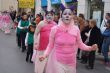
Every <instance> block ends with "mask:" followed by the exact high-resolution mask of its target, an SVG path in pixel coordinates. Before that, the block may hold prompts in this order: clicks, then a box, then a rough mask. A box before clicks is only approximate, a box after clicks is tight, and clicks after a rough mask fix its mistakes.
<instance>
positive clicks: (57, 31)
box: [0, 7, 110, 73]
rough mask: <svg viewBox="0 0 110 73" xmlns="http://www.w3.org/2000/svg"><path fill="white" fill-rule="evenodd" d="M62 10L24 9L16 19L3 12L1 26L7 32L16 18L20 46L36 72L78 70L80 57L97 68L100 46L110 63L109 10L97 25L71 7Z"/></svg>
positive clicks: (88, 66) (82, 60)
mask: <svg viewBox="0 0 110 73" xmlns="http://www.w3.org/2000/svg"><path fill="white" fill-rule="evenodd" d="M61 11H62V12H61V13H60V12H59V13H55V12H53V11H46V12H45V15H44V16H42V14H41V13H40V14H37V15H36V16H35V17H34V15H31V14H30V13H29V14H27V13H25V12H23V13H22V14H21V15H20V14H19V13H18V14H17V16H16V18H15V19H12V18H11V17H10V16H9V14H8V13H0V29H1V30H3V31H5V33H7V32H6V31H7V30H10V28H9V27H8V25H11V21H13V22H14V26H15V28H16V39H17V46H18V47H19V48H21V50H22V52H25V51H26V52H27V53H26V62H30V63H34V66H35V73H76V66H77V63H76V62H77V60H80V62H81V63H83V64H85V65H86V68H87V69H94V66H95V56H96V52H97V50H98V53H99V54H102V55H103V56H104V64H105V65H107V66H110V60H109V55H108V52H109V46H110V13H106V16H105V19H104V20H103V21H102V24H101V27H100V28H98V27H97V22H96V20H95V19H87V20H86V19H85V17H84V15H83V14H79V16H77V15H75V14H74V13H73V9H72V8H71V7H70V8H69V7H68V8H66V7H64V8H63V9H61ZM5 21H6V22H5ZM1 23H2V24H1ZM6 27H8V28H9V29H8V28H6ZM4 28H5V29H4Z"/></svg>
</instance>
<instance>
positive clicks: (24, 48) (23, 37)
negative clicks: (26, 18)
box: [21, 32, 26, 52]
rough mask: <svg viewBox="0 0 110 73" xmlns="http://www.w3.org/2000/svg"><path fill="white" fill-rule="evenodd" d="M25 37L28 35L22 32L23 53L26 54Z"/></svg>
mask: <svg viewBox="0 0 110 73" xmlns="http://www.w3.org/2000/svg"><path fill="white" fill-rule="evenodd" d="M25 37H26V33H23V32H21V40H22V52H24V51H25V50H26V46H25Z"/></svg>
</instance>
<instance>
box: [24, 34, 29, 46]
mask: <svg viewBox="0 0 110 73" xmlns="http://www.w3.org/2000/svg"><path fill="white" fill-rule="evenodd" d="M28 35H29V33H27V34H26V38H25V46H27V45H28Z"/></svg>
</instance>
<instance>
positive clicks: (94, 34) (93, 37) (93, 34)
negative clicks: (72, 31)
mask: <svg viewBox="0 0 110 73" xmlns="http://www.w3.org/2000/svg"><path fill="white" fill-rule="evenodd" d="M89 26H90V28H91V29H90V30H89V35H88V34H87V33H85V34H86V35H87V36H89V40H88V43H87V45H89V46H92V45H93V44H98V43H99V41H100V35H101V31H100V29H99V28H98V27H97V26H96V20H94V19H91V20H90V21H89ZM95 52H96V51H95V50H93V51H90V52H89V55H88V65H87V66H86V68H87V69H94V63H95Z"/></svg>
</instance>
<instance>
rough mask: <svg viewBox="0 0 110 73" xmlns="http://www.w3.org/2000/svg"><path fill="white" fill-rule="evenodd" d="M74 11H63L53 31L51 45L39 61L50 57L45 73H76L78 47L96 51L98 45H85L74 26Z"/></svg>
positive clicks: (50, 39) (66, 9) (50, 38)
mask: <svg viewBox="0 0 110 73" xmlns="http://www.w3.org/2000/svg"><path fill="white" fill-rule="evenodd" d="M72 11H73V10H72V9H70V8H64V9H63V10H62V14H61V19H60V20H59V24H58V25H57V26H55V27H53V28H52V29H51V32H50V37H49V44H48V46H47V48H46V51H45V52H44V54H43V55H41V56H39V60H40V61H41V63H42V61H44V60H45V59H46V58H47V57H48V56H49V58H48V62H47V65H46V69H45V73H76V54H77V49H78V47H79V48H80V49H82V50H86V51H92V50H96V48H97V45H96V44H94V45H92V46H87V45H85V44H84V43H83V42H82V40H81V36H80V30H79V28H78V27H77V26H76V25H74V20H73V12H72Z"/></svg>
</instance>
